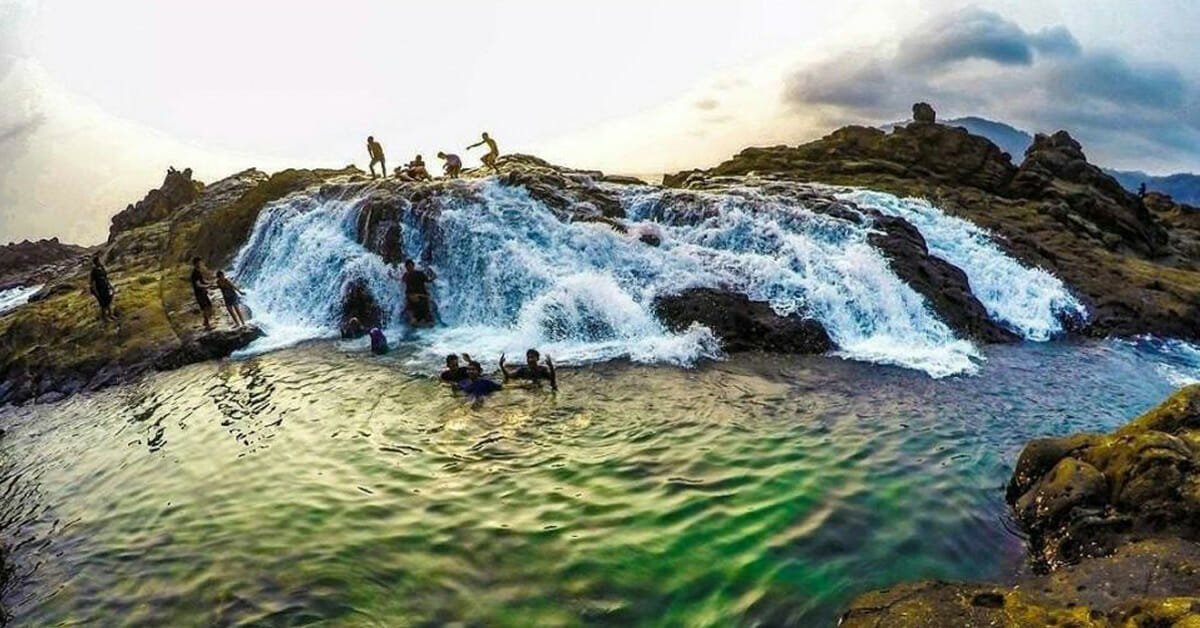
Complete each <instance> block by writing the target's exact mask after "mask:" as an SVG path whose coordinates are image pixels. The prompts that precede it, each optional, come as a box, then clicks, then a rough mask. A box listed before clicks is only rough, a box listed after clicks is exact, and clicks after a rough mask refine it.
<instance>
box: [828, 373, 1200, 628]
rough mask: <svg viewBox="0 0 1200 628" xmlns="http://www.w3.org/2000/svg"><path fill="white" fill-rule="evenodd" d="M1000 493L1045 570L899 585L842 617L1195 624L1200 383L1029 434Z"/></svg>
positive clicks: (930, 623)
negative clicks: (1118, 423) (1074, 425)
mask: <svg viewBox="0 0 1200 628" xmlns="http://www.w3.org/2000/svg"><path fill="white" fill-rule="evenodd" d="M1007 499H1008V502H1009V504H1010V505H1011V506H1012V507H1013V509H1014V511H1015V513H1016V516H1017V519H1018V521H1019V522H1020V524H1021V526H1022V528H1023V529H1024V530H1025V531H1026V532H1027V533H1029V535H1030V541H1029V543H1030V552H1031V554H1032V559H1033V562H1034V566H1035V567H1036V568H1038V569H1039V570H1040V571H1043V572H1044V573H1043V574H1042V575H1034V576H1028V577H1025V578H1023V579H1021V580H1020V581H1019V582H1017V583H1016V585H1015V586H1002V585H986V584H951V583H945V582H920V583H912V584H902V585H898V586H895V587H892V588H890V589H887V590H885V591H878V592H872V593H868V594H865V595H862V596H859V597H858V598H857V599H856V600H855V601H854V602H853V603H852V604H851V607H850V610H849V611H847V612H846V613H845V615H844V616H843V618H842V622H841V625H842V626H847V627H858V626H872V627H874V626H879V627H883V626H888V627H892V626H894V627H897V628H905V627H913V628H916V627H935V626H947V627H958V626H1012V627H1025V626H1028V627H1035V626H1039V627H1040V626H1052V625H1060V626H1080V627H1084V626H1088V627H1093V626H1094V627H1097V628H1100V627H1109V626H1137V627H1141V626H1155V627H1158V626H1180V627H1183V626H1200V385H1193V386H1190V387H1188V388H1184V389H1182V390H1180V391H1179V392H1177V393H1176V394H1175V395H1173V396H1171V397H1170V398H1169V399H1167V401H1165V402H1164V403H1163V404H1162V405H1160V406H1159V407H1157V408H1155V409H1154V410H1151V411H1150V412H1148V413H1146V414H1145V415H1143V416H1141V417H1140V418H1138V419H1136V420H1134V421H1133V422H1131V423H1129V424H1128V425H1126V426H1124V427H1122V428H1121V429H1119V430H1117V431H1116V432H1113V433H1112V434H1079V435H1075V436H1069V437H1065V438H1054V439H1041V440H1037V441H1034V442H1032V443H1030V444H1029V445H1028V446H1026V448H1025V450H1024V451H1023V452H1022V453H1021V457H1020V459H1019V461H1018V462H1017V467H1016V470H1015V471H1014V473H1013V478H1012V481H1011V482H1010V483H1009V487H1008V492H1007Z"/></svg>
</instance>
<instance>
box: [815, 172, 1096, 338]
mask: <svg viewBox="0 0 1200 628" xmlns="http://www.w3.org/2000/svg"><path fill="white" fill-rule="evenodd" d="M837 196H838V198H840V199H843V200H846V201H850V202H852V203H855V204H857V205H860V206H862V207H868V208H871V209H875V210H877V211H879V212H880V213H883V214H886V215H888V216H896V217H899V218H903V219H905V220H907V221H908V222H909V223H911V224H912V225H913V226H915V227H916V228H917V229H918V230H919V231H920V232H921V235H922V236H923V237H924V238H925V243H926V245H927V246H928V247H929V252H930V253H932V254H933V255H936V256H937V257H940V258H942V259H944V260H946V261H948V262H950V263H951V264H954V265H955V266H957V267H959V268H960V269H962V271H963V272H964V273H966V274H967V279H968V281H969V282H970V284H971V292H972V293H973V294H974V295H975V297H976V298H977V299H979V301H980V303H982V304H983V306H984V307H985V308H986V309H987V312H988V314H989V315H990V316H991V317H992V318H993V319H994V320H996V321H997V322H999V323H1000V324H1002V325H1004V326H1005V327H1007V328H1009V330H1011V331H1014V332H1016V333H1018V334H1020V335H1021V336H1022V337H1024V338H1025V339H1027V340H1036V341H1045V340H1050V339H1051V338H1054V337H1055V336H1059V335H1061V334H1062V333H1063V332H1064V331H1065V329H1064V325H1063V322H1064V321H1082V320H1086V318H1087V309H1086V308H1084V306H1083V304H1082V303H1080V302H1079V300H1077V299H1076V298H1075V297H1074V296H1072V295H1071V293H1070V291H1068V290H1067V287H1066V286H1065V285H1064V284H1063V282H1062V281H1061V280H1059V279H1058V278H1057V277H1055V276H1054V275H1051V274H1050V273H1048V272H1046V271H1045V270H1042V269H1041V268H1029V267H1027V266H1025V265H1023V264H1021V263H1020V262H1018V261H1017V260H1015V259H1013V258H1012V257H1010V256H1008V255H1007V254H1005V253H1004V252H1003V251H1002V250H1000V247H998V246H996V244H995V242H993V241H992V236H991V234H989V233H988V232H987V231H985V230H983V229H981V228H979V227H978V226H976V225H974V224H972V223H971V222H969V221H966V220H963V219H961V218H956V217H954V216H949V215H947V214H946V213H944V212H943V211H942V210H940V209H938V208H937V207H934V206H933V205H932V204H930V203H929V201H926V200H923V199H916V198H903V199H902V198H898V197H896V196H893V195H891V194H886V193H883V192H874V191H870V190H859V191H855V192H850V193H842V194H838V195H837Z"/></svg>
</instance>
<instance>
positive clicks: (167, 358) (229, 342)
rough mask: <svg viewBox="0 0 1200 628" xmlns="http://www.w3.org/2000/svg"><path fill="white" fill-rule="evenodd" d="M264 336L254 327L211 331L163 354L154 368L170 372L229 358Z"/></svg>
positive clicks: (156, 361)
mask: <svg viewBox="0 0 1200 628" xmlns="http://www.w3.org/2000/svg"><path fill="white" fill-rule="evenodd" d="M262 335H263V332H262V330H261V329H259V328H257V327H254V326H253V325H251V326H247V327H242V328H238V329H221V330H216V331H210V332H207V333H205V334H202V335H199V336H196V337H193V338H191V339H188V340H187V341H185V342H184V343H183V344H182V345H180V346H179V347H177V348H176V349H174V350H173V351H169V352H167V353H165V354H163V355H162V356H160V357H159V358H158V359H157V360H155V362H154V368H155V369H157V370H160V371H170V370H174V369H177V368H180V367H183V366H187V365H188V364H195V363H196V362H204V361H205V360H215V359H218V358H224V357H228V356H229V354H231V353H233V352H234V351H237V350H238V349H241V348H244V347H245V346H246V345H248V344H250V343H251V342H254V341H255V340H256V339H258V338H261V337H262Z"/></svg>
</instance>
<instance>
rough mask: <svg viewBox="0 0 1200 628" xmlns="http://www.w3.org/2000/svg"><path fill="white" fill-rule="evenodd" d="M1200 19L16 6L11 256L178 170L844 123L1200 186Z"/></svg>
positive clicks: (664, 145) (488, 4) (11, 1)
mask: <svg viewBox="0 0 1200 628" xmlns="http://www.w3.org/2000/svg"><path fill="white" fill-rule="evenodd" d="M1198 23H1200V3H1196V2H1194V1H1192V0H1186V1H1185V0H1146V1H1142V2H1137V3H1133V2H1128V1H1120V2H1117V1H1112V0H1092V1H1088V2H1082V1H1077V0H1039V2H1028V1H1021V2H1016V1H1004V0H996V1H989V0H980V1H977V2H959V1H956V0H924V1H918V0H876V1H865V0H840V1H839V2H836V3H830V2H806V1H798V0H770V1H768V0H742V1H737V2H735V1H733V0H729V1H724V2H715V1H706V0H690V1H685V0H636V1H629V0H615V1H613V0H610V1H609V2H603V3H601V2H576V1H565V0H519V1H518V0H512V1H505V0H459V1H458V2H454V3H443V2H428V1H421V2H382V1H380V2H366V1H353V0H347V1H346V2H341V3H337V4H336V5H334V4H331V3H326V2H305V1H300V0H292V1H282V0H281V1H269V0H264V1H258V2H244V1H237V2H233V1H228V0H215V1H210V2H205V3H203V4H195V3H192V4H181V3H173V2H156V1H152V0H142V1H127V0H107V1H105V2H93V1H85V0H74V1H69V0H0V242H6V241H13V240H20V239H23V238H39V237H50V236H59V237H60V238H62V239H64V240H67V241H72V242H79V243H83V244H95V243H98V242H101V241H102V240H103V239H104V238H105V236H106V235H107V228H108V222H109V219H110V217H111V216H112V215H113V214H115V213H116V212H117V211H120V210H121V209H123V208H124V207H125V205H126V204H128V203H131V202H134V201H136V200H137V199H139V198H141V196H142V195H143V194H144V193H145V192H146V190H148V189H150V188H152V187H156V186H157V185H158V184H159V183H160V182H161V180H162V177H163V174H164V173H165V171H166V169H167V167H168V166H172V165H173V166H176V167H179V168H183V167H191V168H193V170H194V171H195V173H196V177H197V178H199V179H200V180H203V181H210V182H211V181H215V180H217V179H220V178H221V177H224V176H226V175H228V174H232V173H233V172H236V171H239V170H242V169H245V168H248V167H252V166H253V167H258V168H260V169H262V170H266V171H268V172H270V171H275V170H279V169H282V168H286V167H341V166H344V165H347V164H352V163H353V164H356V165H358V166H359V167H361V168H365V167H366V161H367V159H366V149H365V138H366V136H367V135H374V136H375V137H376V138H377V139H379V140H381V142H382V143H383V145H384V148H385V150H386V151H387V154H388V157H389V166H392V167H394V166H397V165H400V164H401V163H403V162H404V161H407V160H408V159H410V158H411V157H412V156H413V155H414V154H416V153H422V154H424V155H425V157H426V159H427V161H436V160H433V159H432V158H433V155H435V154H436V152H437V151H438V150H446V151H447V152H458V153H460V154H462V155H463V156H464V158H465V160H466V162H467V165H468V166H470V165H473V164H476V163H478V157H479V155H480V153H481V150H480V149H475V150H473V151H467V150H466V146H467V145H468V144H471V143H474V142H475V141H477V140H478V135H479V133H480V132H481V131H489V132H490V133H491V134H492V136H493V137H495V138H496V139H497V140H498V142H499V144H500V149H501V150H502V151H508V152H525V153H533V154H536V155H538V156H541V157H543V158H546V159H549V160H550V161H553V162H555V163H561V164H563V165H569V166H574V167H580V168H597V169H603V170H605V171H609V172H619V173H635V174H641V173H661V172H667V171H674V170H679V169H684V168H693V167H705V166H711V165H714V164H716V163H719V162H720V161H721V160H723V159H725V158H727V157H729V156H730V155H732V154H734V153H736V152H737V151H739V150H740V149H741V148H744V147H746V146H750V145H764V144H798V143H801V142H804V141H808V140H811V139H815V138H818V137H820V136H822V135H824V134H826V133H828V132H829V131H831V130H833V129H835V128H837V127H838V126H841V125H844V124H849V123H858V124H883V123H888V122H893V121H899V120H903V119H906V118H907V117H908V115H909V113H910V108H911V104H912V103H913V102H916V101H919V100H923V101H928V102H930V103H932V104H933V105H934V106H935V107H936V108H937V110H938V112H939V115H940V116H941V117H943V118H948V117H956V116H962V115H979V116H983V117H987V118H991V119H995V120H1000V121H1004V122H1008V123H1010V124H1013V125H1015V126H1017V127H1019V128H1022V129H1026V130H1029V131H1054V130H1057V129H1060V128H1066V129H1068V130H1069V131H1071V132H1072V134H1074V135H1075V136H1076V137H1077V138H1078V139H1080V141H1081V142H1082V143H1083V145H1084V148H1085V151H1086V152H1087V153H1088V155H1089V158H1091V160H1092V161H1094V162H1097V163H1101V164H1103V165H1106V166H1111V167H1118V168H1126V169H1141V170H1147V171H1150V172H1156V173H1168V172H1175V171H1194V170H1200V65H1198V64H1197V61H1196V60H1197V59H1200V41H1197V39H1196V37H1195V36H1194V32H1193V30H1194V29H1193V28H1192V26H1194V25H1195V24H1198Z"/></svg>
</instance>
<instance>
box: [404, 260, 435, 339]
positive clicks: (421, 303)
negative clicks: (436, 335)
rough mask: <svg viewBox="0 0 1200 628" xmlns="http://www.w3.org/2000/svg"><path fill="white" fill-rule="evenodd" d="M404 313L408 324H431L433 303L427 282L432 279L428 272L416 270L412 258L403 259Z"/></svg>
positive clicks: (424, 325)
mask: <svg viewBox="0 0 1200 628" xmlns="http://www.w3.org/2000/svg"><path fill="white" fill-rule="evenodd" d="M401 279H402V280H403V281H404V302H405V305H406V307H405V309H404V313H405V315H407V316H408V324H409V325H412V326H413V327H429V326H431V325H433V304H432V302H431V301H430V298H429V282H431V281H433V278H432V277H430V274H429V273H425V272H423V271H420V270H417V265H416V263H415V262H413V261H412V260H410V259H409V260H404V276H403V277H402V278H401Z"/></svg>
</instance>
